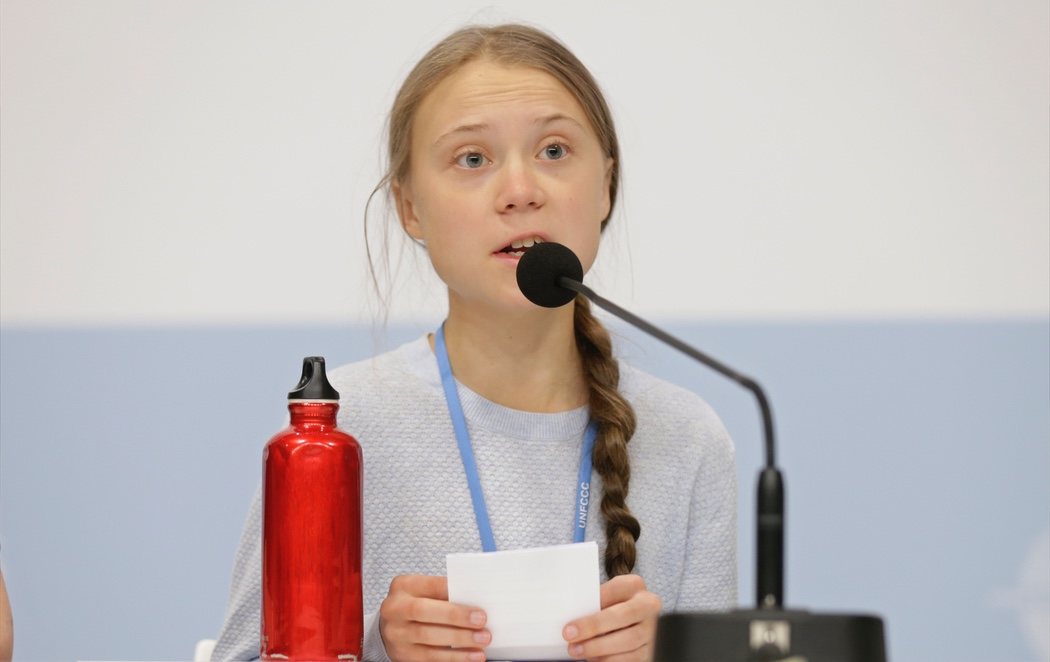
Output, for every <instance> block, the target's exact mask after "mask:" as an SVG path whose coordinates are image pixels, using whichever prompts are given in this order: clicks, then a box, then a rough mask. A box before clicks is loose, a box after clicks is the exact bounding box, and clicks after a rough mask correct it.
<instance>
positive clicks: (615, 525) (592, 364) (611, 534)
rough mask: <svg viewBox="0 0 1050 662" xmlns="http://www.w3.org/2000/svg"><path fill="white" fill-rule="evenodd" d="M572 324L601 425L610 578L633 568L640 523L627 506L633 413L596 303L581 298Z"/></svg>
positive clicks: (599, 457)
mask: <svg viewBox="0 0 1050 662" xmlns="http://www.w3.org/2000/svg"><path fill="white" fill-rule="evenodd" d="M573 318H574V319H573V321H574V325H575V329H576V347H577V348H578V350H579V352H580V358H581V359H582V360H583V370H584V373H585V375H586V377H587V387H588V392H589V395H590V407H591V418H592V419H593V420H594V421H595V423H597V425H598V438H597V440H596V441H595V444H594V469H595V470H596V471H597V472H598V475H599V476H601V477H602V484H603V486H604V494H603V495H602V503H601V510H602V517H604V518H605V537H606V539H607V543H606V547H605V574H606V575H607V576H608V577H609V578H610V579H611V578H613V577H616V576H617V575H626V574H629V573H630V572H631V571H632V570H633V569H634V562H635V542H636V541H637V540H638V536H639V535H641V531H642V529H641V525H639V524H638V520H637V519H635V517H634V515H632V514H631V511H630V510H629V509H628V508H627V488H628V485H629V483H630V481H631V465H630V461H629V459H628V456H627V442H629V441H630V440H631V437H632V436H633V435H634V429H635V424H636V421H635V417H634V409H632V408H631V405H630V403H628V402H627V400H625V399H624V397H623V396H622V395H620V392H619V390H618V389H619V385H620V366H619V364H618V363H617V361H616V359H615V358H613V355H612V341H611V340H610V338H609V332H608V331H606V329H605V327H604V326H602V323H601V322H599V321H598V319H597V318H596V317H595V316H594V315H593V314H592V313H591V304H590V302H589V301H588V300H587V299H585V298H584V297H583V296H577V297H576V302H575V311H574V313H573Z"/></svg>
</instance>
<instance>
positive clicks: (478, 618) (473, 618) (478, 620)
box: [470, 611, 485, 625]
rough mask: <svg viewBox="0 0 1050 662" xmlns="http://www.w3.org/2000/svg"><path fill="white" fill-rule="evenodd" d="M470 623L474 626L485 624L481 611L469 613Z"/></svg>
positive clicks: (483, 614)
mask: <svg viewBox="0 0 1050 662" xmlns="http://www.w3.org/2000/svg"><path fill="white" fill-rule="evenodd" d="M470 622H471V623H473V624H474V625H482V624H483V623H484V622H485V612H483V611H472V612H470Z"/></svg>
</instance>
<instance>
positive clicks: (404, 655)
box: [379, 575, 492, 662]
mask: <svg viewBox="0 0 1050 662" xmlns="http://www.w3.org/2000/svg"><path fill="white" fill-rule="evenodd" d="M484 626H485V612H483V611H481V610H480V609H475V608H473V607H467V606H465V605H457V604H452V603H451V602H449V601H448V580H447V579H446V578H445V577H431V576H427V575H400V576H398V577H394V581H392V582H390V591H389V592H388V593H387V596H386V599H385V600H383V604H381V605H380V606H379V632H380V633H381V634H382V635H383V643H384V644H385V645H386V652H387V655H389V656H390V659H391V660H393V662H484V660H485V653H484V651H483V650H482V649H483V648H484V647H485V646H487V645H488V644H489V642H491V641H492V634H491V633H489V631H488V630H485V629H484Z"/></svg>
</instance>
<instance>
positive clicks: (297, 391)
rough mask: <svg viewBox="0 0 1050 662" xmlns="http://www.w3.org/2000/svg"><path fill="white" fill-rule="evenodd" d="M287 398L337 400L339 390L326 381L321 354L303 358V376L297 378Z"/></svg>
mask: <svg viewBox="0 0 1050 662" xmlns="http://www.w3.org/2000/svg"><path fill="white" fill-rule="evenodd" d="M288 399H289V400H331V401H334V402H338V401H339V391H337V390H335V389H334V388H332V385H331V384H329V383H328V375H326V374H325V371H324V357H323V356H307V357H306V358H305V359H303V376H302V377H300V378H299V383H298V384H296V386H295V388H294V389H292V390H291V391H290V392H289V393H288Z"/></svg>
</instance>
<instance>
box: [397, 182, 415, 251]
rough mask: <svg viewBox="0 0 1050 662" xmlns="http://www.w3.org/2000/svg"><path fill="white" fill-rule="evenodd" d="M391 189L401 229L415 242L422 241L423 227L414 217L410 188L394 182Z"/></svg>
mask: <svg viewBox="0 0 1050 662" xmlns="http://www.w3.org/2000/svg"><path fill="white" fill-rule="evenodd" d="M391 189H392V191H393V193H394V204H395V205H396V206H397V216H398V218H399V219H400V220H401V227H402V228H404V230H405V232H406V233H407V234H408V236H410V237H412V238H413V239H415V240H416V241H422V240H423V227H422V224H421V223H420V222H419V216H417V215H416V207H415V203H414V202H413V200H412V190H411V187H410V186H409V185H408V184H407V183H405V182H394V184H393V185H392V186H391Z"/></svg>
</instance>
